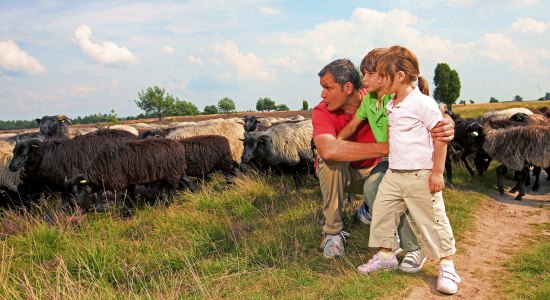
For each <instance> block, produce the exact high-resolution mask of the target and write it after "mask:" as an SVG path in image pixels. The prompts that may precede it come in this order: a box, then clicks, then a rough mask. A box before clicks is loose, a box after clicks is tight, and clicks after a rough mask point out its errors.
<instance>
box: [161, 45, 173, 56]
mask: <svg viewBox="0 0 550 300" xmlns="http://www.w3.org/2000/svg"><path fill="white" fill-rule="evenodd" d="M175 51H176V50H175V49H174V48H172V47H170V46H164V47H162V53H165V54H172V53H174V52H175Z"/></svg>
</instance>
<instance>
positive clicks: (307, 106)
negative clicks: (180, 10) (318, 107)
mask: <svg viewBox="0 0 550 300" xmlns="http://www.w3.org/2000/svg"><path fill="white" fill-rule="evenodd" d="M308 109H309V105H308V104H307V101H306V100H303V101H302V110H308Z"/></svg>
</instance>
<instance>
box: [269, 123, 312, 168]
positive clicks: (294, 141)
mask: <svg viewBox="0 0 550 300" xmlns="http://www.w3.org/2000/svg"><path fill="white" fill-rule="evenodd" d="M265 134H266V135H268V136H270V137H271V140H272V143H273V155H274V156H275V157H273V160H274V161H277V162H285V163H288V164H291V165H292V164H298V163H299V162H300V159H304V160H308V161H313V157H312V154H311V144H310V143H311V138H312V137H313V125H312V124H311V121H309V120H308V121H303V122H299V123H286V124H281V125H278V126H273V127H271V128H270V129H268V130H267V131H266V132H265Z"/></svg>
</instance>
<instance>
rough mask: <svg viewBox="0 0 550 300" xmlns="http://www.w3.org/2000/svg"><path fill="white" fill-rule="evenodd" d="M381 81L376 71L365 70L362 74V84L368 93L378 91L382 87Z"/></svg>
mask: <svg viewBox="0 0 550 300" xmlns="http://www.w3.org/2000/svg"><path fill="white" fill-rule="evenodd" d="M381 83H382V81H381V79H380V76H378V73H376V72H368V71H366V72H365V75H363V86H364V87H365V89H366V90H367V92H369V93H373V92H374V93H378V92H379V91H380V90H381V89H382V84H381Z"/></svg>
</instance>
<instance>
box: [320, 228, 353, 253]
mask: <svg viewBox="0 0 550 300" xmlns="http://www.w3.org/2000/svg"><path fill="white" fill-rule="evenodd" d="M346 236H349V233H347V232H345V231H341V232H340V233H338V234H327V235H326V236H325V238H324V239H323V242H322V243H321V248H323V256H325V257H326V258H334V257H340V256H344V254H345V251H344V242H345V241H346Z"/></svg>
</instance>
